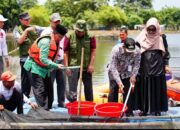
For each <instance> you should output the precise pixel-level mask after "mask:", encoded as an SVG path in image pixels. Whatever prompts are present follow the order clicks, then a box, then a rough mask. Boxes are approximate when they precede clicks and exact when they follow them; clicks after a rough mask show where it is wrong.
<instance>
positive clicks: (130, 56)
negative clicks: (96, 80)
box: [108, 44, 141, 83]
mask: <svg viewBox="0 0 180 130" xmlns="http://www.w3.org/2000/svg"><path fill="white" fill-rule="evenodd" d="M140 61H141V53H140V49H139V48H138V47H136V51H135V52H133V53H126V52H125V51H124V49H123V44H118V45H116V46H115V47H114V48H113V49H112V53H111V59H110V63H109V65H108V72H109V78H110V80H115V81H116V82H117V83H119V82H121V79H126V78H129V77H131V76H136V75H137V73H138V71H139V67H140Z"/></svg>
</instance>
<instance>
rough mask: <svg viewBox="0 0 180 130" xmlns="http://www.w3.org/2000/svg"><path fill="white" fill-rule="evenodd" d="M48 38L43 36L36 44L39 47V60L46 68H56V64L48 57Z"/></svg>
mask: <svg viewBox="0 0 180 130" xmlns="http://www.w3.org/2000/svg"><path fill="white" fill-rule="evenodd" d="M49 43H50V39H49V38H43V39H41V40H40V41H39V43H38V46H39V48H40V61H41V62H42V63H43V64H45V65H47V66H48V68H54V69H57V68H58V64H56V63H55V62H53V61H52V60H49V59H48V54H49V47H50V44H49Z"/></svg>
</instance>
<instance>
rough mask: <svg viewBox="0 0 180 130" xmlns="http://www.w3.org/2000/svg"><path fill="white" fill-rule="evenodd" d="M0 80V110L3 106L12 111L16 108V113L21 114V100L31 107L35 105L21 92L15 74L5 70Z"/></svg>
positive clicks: (35, 106)
mask: <svg viewBox="0 0 180 130" xmlns="http://www.w3.org/2000/svg"><path fill="white" fill-rule="evenodd" d="M1 79H2V81H0V110H3V109H4V108H5V109H7V110H9V111H14V110H15V109H16V108H17V113H18V114H23V101H24V102H25V103H27V104H29V105H30V106H31V107H32V108H33V109H35V108H37V105H36V104H34V103H32V102H31V101H30V100H29V99H28V98H27V97H26V96H25V95H23V94H22V92H21V87H20V85H19V83H18V82H17V81H15V79H16V76H15V75H13V74H12V72H10V71H6V72H4V73H3V74H2V75H1Z"/></svg>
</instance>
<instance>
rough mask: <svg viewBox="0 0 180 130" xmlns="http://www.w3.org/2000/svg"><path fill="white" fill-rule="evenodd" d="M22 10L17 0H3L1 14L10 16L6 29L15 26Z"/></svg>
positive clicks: (0, 5) (0, 4)
mask: <svg viewBox="0 0 180 130" xmlns="http://www.w3.org/2000/svg"><path fill="white" fill-rule="evenodd" d="M21 11H22V9H21V6H20V5H19V3H18V1H17V0H1V3H0V14H2V15H3V16H4V17H6V18H8V21H7V22H6V25H5V29H7V28H13V27H14V26H15V25H16V24H17V23H18V15H19V13H20V12H21Z"/></svg>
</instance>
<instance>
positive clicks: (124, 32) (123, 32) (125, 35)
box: [118, 26, 128, 43]
mask: <svg viewBox="0 0 180 130" xmlns="http://www.w3.org/2000/svg"><path fill="white" fill-rule="evenodd" d="M119 38H120V39H119V40H118V43H124V42H125V41H126V39H127V38H128V28H127V27H126V26H122V27H121V28H120V33H119Z"/></svg>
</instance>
